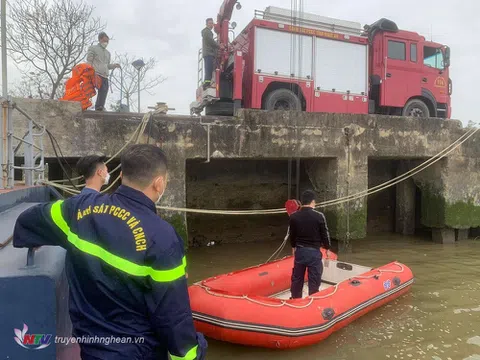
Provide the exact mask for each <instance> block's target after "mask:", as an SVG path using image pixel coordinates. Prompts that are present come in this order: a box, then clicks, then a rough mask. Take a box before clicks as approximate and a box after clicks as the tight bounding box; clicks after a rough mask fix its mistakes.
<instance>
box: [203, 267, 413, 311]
mask: <svg viewBox="0 0 480 360" xmlns="http://www.w3.org/2000/svg"><path fill="white" fill-rule="evenodd" d="M394 264H395V265H397V266H398V267H400V270H393V269H389V270H383V269H377V274H373V275H370V276H353V277H351V278H349V279H348V280H351V279H371V278H374V277H376V276H379V277H380V276H381V275H382V274H384V273H394V274H400V273H402V272H403V271H404V270H405V268H404V267H403V265H402V264H400V263H398V262H394ZM339 284H340V283H338V284H335V285H334V286H333V289H334V290H333V291H332V292H331V293H329V294H327V295H323V296H308V297H306V298H305V299H309V300H310V301H309V302H308V303H307V304H305V305H294V304H290V303H289V302H287V301H286V300H282V301H281V302H280V303H279V304H269V303H265V302H262V301H259V300H255V299H252V298H250V297H249V296H248V295H242V296H239V295H226V294H220V293H218V292H216V291H215V290H212V289H210V288H209V287H208V286H205V285H203V284H202V282H198V283H195V284H193V285H194V286H198V287H200V288H202V289H203V290H205V292H207V293H208V294H209V295H213V296H218V297H223V298H227V299H237V300H247V301H250V302H252V303H255V304H258V305H263V306H268V307H274V308H279V307H282V306H288V307H291V308H294V309H305V308H307V307H309V306H310V305H312V303H313V301H314V300H323V299H326V298H328V297H330V296H333V295H334V294H335V293H336V292H337V290H338V285H339Z"/></svg>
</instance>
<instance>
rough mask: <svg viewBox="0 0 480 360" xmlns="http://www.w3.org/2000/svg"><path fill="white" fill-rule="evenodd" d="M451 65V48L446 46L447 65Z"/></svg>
mask: <svg viewBox="0 0 480 360" xmlns="http://www.w3.org/2000/svg"><path fill="white" fill-rule="evenodd" d="M449 66H450V48H449V47H448V46H447V47H445V67H449Z"/></svg>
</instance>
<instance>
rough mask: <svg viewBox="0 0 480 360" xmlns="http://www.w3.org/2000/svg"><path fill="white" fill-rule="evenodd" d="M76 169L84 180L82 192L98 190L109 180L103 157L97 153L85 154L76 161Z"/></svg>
mask: <svg viewBox="0 0 480 360" xmlns="http://www.w3.org/2000/svg"><path fill="white" fill-rule="evenodd" d="M76 167H77V171H78V174H79V175H80V176H82V177H83V179H84V180H85V187H84V188H83V190H82V194H85V193H88V192H99V191H100V190H101V188H102V186H103V185H107V184H108V182H109V181H110V174H109V173H108V168H107V165H106V164H105V157H104V156H98V155H87V156H84V157H82V158H81V159H80V160H78V162H77V166H76Z"/></svg>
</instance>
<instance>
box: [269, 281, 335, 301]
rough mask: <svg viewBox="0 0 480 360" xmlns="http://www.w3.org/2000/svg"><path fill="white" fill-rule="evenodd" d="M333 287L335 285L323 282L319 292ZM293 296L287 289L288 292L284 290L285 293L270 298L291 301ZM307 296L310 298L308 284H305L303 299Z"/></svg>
mask: <svg viewBox="0 0 480 360" xmlns="http://www.w3.org/2000/svg"><path fill="white" fill-rule="evenodd" d="M331 286H333V285H332V284H327V283H324V282H322V285H320V290H319V291H322V290H325V289H328V288H329V287H331ZM291 296H292V294H291V292H290V289H286V290H284V291H282V292H279V293H277V294H273V295H271V296H270V298H273V299H282V300H288V299H290V297H291ZM307 296H308V282H305V283H304V284H303V294H302V297H303V298H306V297H307Z"/></svg>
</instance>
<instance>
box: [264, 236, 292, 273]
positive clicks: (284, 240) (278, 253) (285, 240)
mask: <svg viewBox="0 0 480 360" xmlns="http://www.w3.org/2000/svg"><path fill="white" fill-rule="evenodd" d="M289 236H290V227H288V229H287V235H285V238H284V239H283V242H282V244H281V245H280V246H279V247H278V249H277V250H275V252H274V253H273V254H272V256H270V257H269V258H268V260H267V261H265V264H266V263H269V262H270V260H272V258H274V257H276V256H278V255H280V253H281V252H282V251H283V249H284V248H285V245H286V244H287V241H288V237H289Z"/></svg>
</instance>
